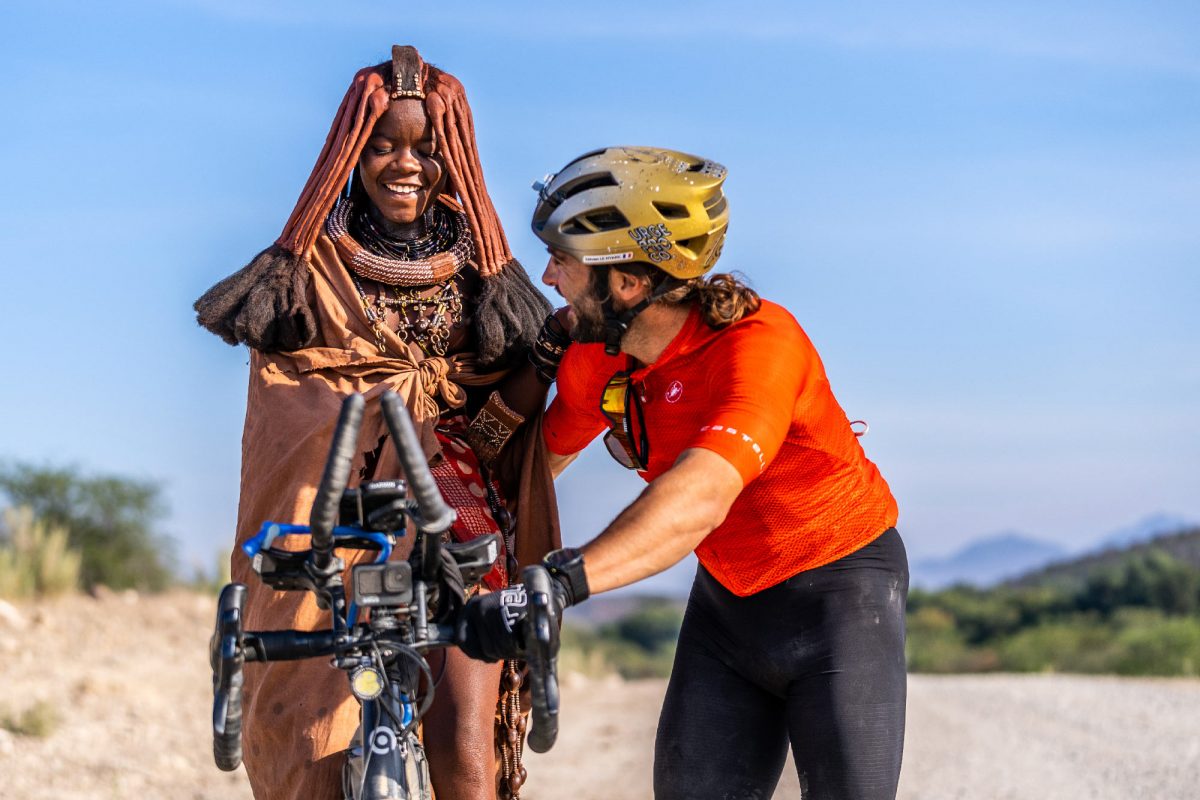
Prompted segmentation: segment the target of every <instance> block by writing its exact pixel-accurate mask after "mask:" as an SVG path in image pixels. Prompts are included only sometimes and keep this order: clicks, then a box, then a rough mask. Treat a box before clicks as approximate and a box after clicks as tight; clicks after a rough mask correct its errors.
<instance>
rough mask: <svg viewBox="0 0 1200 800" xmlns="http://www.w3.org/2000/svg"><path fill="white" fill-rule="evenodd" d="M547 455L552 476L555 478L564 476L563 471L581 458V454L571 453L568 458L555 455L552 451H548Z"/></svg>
mask: <svg viewBox="0 0 1200 800" xmlns="http://www.w3.org/2000/svg"><path fill="white" fill-rule="evenodd" d="M546 455H547V456H549V461H550V475H551V477H554V478H557V477H558V476H559V475H562V472H563V470H564V469H566V468H567V466H568V465H569V464H570V463H571V462H572V461H574V460H575V459H577V458H579V453H571V454H570V455H567V456H560V455H559V454H558V453H555V452H553V451H551V450H547V451H546Z"/></svg>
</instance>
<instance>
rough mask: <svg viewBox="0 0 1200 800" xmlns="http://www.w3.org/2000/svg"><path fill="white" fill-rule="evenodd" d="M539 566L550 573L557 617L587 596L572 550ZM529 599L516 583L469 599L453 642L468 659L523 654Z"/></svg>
mask: <svg viewBox="0 0 1200 800" xmlns="http://www.w3.org/2000/svg"><path fill="white" fill-rule="evenodd" d="M542 565H543V566H545V567H546V570H547V571H548V572H549V573H550V577H551V578H553V579H554V580H553V581H551V583H550V586H551V588H552V589H553V592H554V603H555V605H556V606H557V609H556V610H557V611H558V613H559V614H561V613H562V610H563V609H564V608H567V607H568V606H573V605H575V604H576V603H581V602H583V601H584V600H586V599H587V597H588V585H587V577H586V576H585V575H584V572H583V556H582V555H581V554H580V552H579V551H578V550H575V549H574V548H564V549H562V550H555V551H554V552H552V553H550V554H549V555H547V556H546V558H545V559H543V561H542ZM528 604H529V600H528V597H527V595H526V593H525V586H524V585H523V584H520V583H515V584H513V585H512V586H509V587H508V588H506V589H501V590H500V591H498V592H490V593H489V594H485V595H481V596H479V597H474V598H472V599H471V600H470V601H469V602H468V603H467V605H466V607H465V608H463V610H462V613H461V614H460V615H459V618H458V630H457V631H456V636H455V639H456V640H457V643H458V646H459V647H460V648H461V649H462V651H463V652H464V653H466V654H467V655H468V656H470V657H471V658H476V659H479V660H480V661H503V660H505V659H509V658H521V657H522V656H523V655H524V654H525V614H526V611H527V610H528Z"/></svg>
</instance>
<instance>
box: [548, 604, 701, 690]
mask: <svg viewBox="0 0 1200 800" xmlns="http://www.w3.org/2000/svg"><path fill="white" fill-rule="evenodd" d="M682 623H683V611H682V609H681V608H680V607H679V605H678V604H677V603H674V602H672V601H670V600H665V599H659V598H647V599H645V600H643V601H642V602H641V603H640V604H639V605H638V606H637V607H636V608H635V609H634V610H633V611H631V612H629V613H628V614H626V615H625V616H623V617H621V618H620V619H618V620H616V621H615V622H612V623H610V624H607V625H603V626H601V627H599V628H587V627H582V626H574V625H571V624H570V622H569V620H568V624H567V625H565V626H564V627H563V633H562V652H561V654H560V656H559V667H560V669H562V670H563V671H564V672H565V671H575V672H581V673H583V674H585V675H591V676H594V677H598V676H601V675H605V674H612V673H616V674H618V675H620V676H621V677H623V678H626V679H634V678H665V677H666V676H668V675H670V674H671V664H672V663H673V662H674V660H675V643H676V641H677V640H678V638H679V627H680V625H681V624H682Z"/></svg>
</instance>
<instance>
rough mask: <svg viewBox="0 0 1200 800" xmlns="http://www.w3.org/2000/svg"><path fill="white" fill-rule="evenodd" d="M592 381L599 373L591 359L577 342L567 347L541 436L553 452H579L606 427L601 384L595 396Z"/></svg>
mask: <svg viewBox="0 0 1200 800" xmlns="http://www.w3.org/2000/svg"><path fill="white" fill-rule="evenodd" d="M601 380H603V378H601ZM593 384H596V376H595V374H594V370H593V369H592V365H591V364H590V363H589V362H588V359H586V358H584V357H582V354H581V352H580V348H579V347H578V346H576V345H572V346H571V347H568V348H567V352H566V353H565V354H564V355H563V360H562V364H560V365H559V368H558V380H557V385H558V394H556V395H555V396H554V399H553V400H552V401H551V402H550V408H548V409H546V416H545V417H544V418H543V420H542V438H543V439H544V440H545V442H546V447H547V448H548V449H549V450H550V452H551V453H555V454H557V455H560V456H569V455H572V454H574V453H578V452H579V451H580V450H582V449H583V448H585V447H587V446H588V444H589V443H590V442H591V441H592V439H595V438H596V437H597V436H599V435H600V433H601V431H603V430H604V429H605V428H606V427H607V423H605V421H604V415H603V414H601V413H600V393H599V385H598V384H597V390H596V392H594V394H595V397H589V395H590V394H593V393H592V392H590V391H589V387H590V386H592V385H593Z"/></svg>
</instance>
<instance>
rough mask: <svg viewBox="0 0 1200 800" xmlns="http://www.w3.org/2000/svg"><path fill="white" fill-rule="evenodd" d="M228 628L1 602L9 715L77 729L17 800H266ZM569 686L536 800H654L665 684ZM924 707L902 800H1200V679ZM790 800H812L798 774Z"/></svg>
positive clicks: (1081, 680) (111, 598)
mask: <svg viewBox="0 0 1200 800" xmlns="http://www.w3.org/2000/svg"><path fill="white" fill-rule="evenodd" d="M212 615H213V601H212V600H211V599H210V598H208V597H201V596H198V595H194V594H186V593H177V594H171V595H166V596H164V597H155V598H146V597H139V596H137V595H135V594H131V593H129V594H116V595H113V594H106V595H104V596H102V597H100V598H96V599H93V598H89V597H71V598H63V599H60V600H56V601H52V602H46V603H41V604H38V605H35V606H28V605H26V606H20V607H17V608H15V609H13V608H11V607H7V608H6V607H5V606H4V605H3V604H0V717H4V716H6V715H8V716H11V715H13V714H20V712H22V711H24V710H25V709H28V708H29V707H31V706H33V705H34V704H35V703H37V702H39V701H43V702H46V703H48V704H50V706H51V707H53V708H54V709H55V710H56V712H57V714H58V716H59V723H58V725H57V726H56V727H55V729H54V730H53V732H52V733H51V734H50V735H48V736H46V737H44V738H37V737H31V736H22V735H13V734H9V733H6V732H4V731H2V730H0V776H2V777H0V799H7V798H11V799H12V800H34V799H40V798H56V800H76V799H77V798H78V799H83V798H88V799H89V800H91V798H103V799H104V800H107V799H108V798H130V797H138V798H146V799H148V800H149V799H153V798H172V800H248V798H249V797H250V792H249V789H248V788H247V784H246V781H245V776H244V775H242V774H241V773H240V772H237V773H233V774H225V773H222V772H220V771H219V770H217V769H216V767H214V766H213V764H212V760H211V755H210V752H211V750H210V748H211V744H210V742H211V740H210V738H209V715H210V702H211V701H210V678H209V672H208V664H207V656H206V643H207V639H208V635H209V629H210V626H211V625H212ZM563 683H564V686H563V712H562V713H563V720H562V726H561V734H560V737H559V742H558V744H557V746H556V747H555V748H554V749H553V750H552V751H551V752H550V753H547V754H544V755H538V754H532V753H531V754H529V755H528V757H527V765H528V768H529V773H530V778H529V783H528V784H527V786H526V789H525V791H524V792H523V795H524V797H525V798H526V800H549V798H552V797H555V796H561V795H562V790H563V788H564V787H567V790H568V791H567V794H568V796H570V797H572V798H573V799H574V800H600V798H604V799H605V800H613V798H645V797H649V796H650V766H651V758H652V748H653V742H654V726H655V721H656V719H657V716H658V708H659V704H660V702H661V699H662V694H663V691H664V688H665V684H664V682H662V681H636V682H629V683H622V682H620V681H617V680H611V679H610V680H600V681H598V680H591V681H589V680H587V679H584V678H582V677H580V676H565V677H564V681H563ZM908 709H909V725H908V736H907V741H906V745H905V748H906V749H905V759H904V771H903V774H902V775H901V779H900V794H899V797H900V798H901V800H959V798H961V799H962V800H1009V798H1012V800H1017V798H1020V800H1027V799H1028V798H1038V800H1109V799H1111V800H1117V799H1118V798H1120V800H1126V799H1127V798H1130V797H1135V798H1139V800H1192V799H1193V798H1197V797H1200V735H1198V734H1200V681H1195V680H1133V679H1120V678H1106V677H1077V676H1061V675H1029V676H1026V675H987V676H962V677H959V676H955V677H932V676H915V677H913V678H912V679H911V680H910V682H909V706H908ZM775 796H776V797H780V798H782V797H798V796H799V789H798V786H797V781H796V776H795V772H794V770H793V768H792V767H791V765H790V764H789V766H788V768H787V769H786V770H785V772H784V776H783V779H782V780H781V781H780V785H779V789H778V790H777V791H776V793H775Z"/></svg>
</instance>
